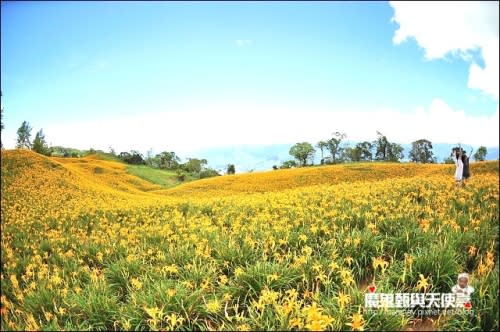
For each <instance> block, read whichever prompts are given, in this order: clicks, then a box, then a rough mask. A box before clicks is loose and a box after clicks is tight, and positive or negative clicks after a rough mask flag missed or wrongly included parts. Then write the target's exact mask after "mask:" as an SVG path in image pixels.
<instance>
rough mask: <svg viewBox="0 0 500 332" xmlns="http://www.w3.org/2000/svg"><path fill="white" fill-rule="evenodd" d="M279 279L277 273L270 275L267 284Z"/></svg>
mask: <svg viewBox="0 0 500 332" xmlns="http://www.w3.org/2000/svg"><path fill="white" fill-rule="evenodd" d="M278 279H279V276H278V275H277V274H276V273H273V274H269V275H268V276H267V282H268V283H270V282H272V281H275V280H278Z"/></svg>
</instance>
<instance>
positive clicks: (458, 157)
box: [451, 146, 464, 186]
mask: <svg viewBox="0 0 500 332" xmlns="http://www.w3.org/2000/svg"><path fill="white" fill-rule="evenodd" d="M451 158H452V159H453V161H454V162H455V166H456V169H455V183H456V184H457V186H460V185H462V178H463V173H464V163H463V161H462V148H461V147H460V146H459V147H458V148H455V149H453V152H452V153H451Z"/></svg>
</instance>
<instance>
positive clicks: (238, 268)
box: [234, 266, 245, 277]
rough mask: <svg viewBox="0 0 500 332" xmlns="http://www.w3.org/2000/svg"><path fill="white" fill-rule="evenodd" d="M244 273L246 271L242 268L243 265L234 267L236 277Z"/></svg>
mask: <svg viewBox="0 0 500 332" xmlns="http://www.w3.org/2000/svg"><path fill="white" fill-rule="evenodd" d="M243 273H245V271H244V270H243V269H242V268H241V267H239V266H238V267H237V268H236V269H234V275H235V276H236V277H239V276H240V275H242V274H243Z"/></svg>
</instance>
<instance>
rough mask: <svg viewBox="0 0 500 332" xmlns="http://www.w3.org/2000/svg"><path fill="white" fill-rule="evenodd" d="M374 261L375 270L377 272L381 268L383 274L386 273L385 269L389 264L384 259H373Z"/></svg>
mask: <svg viewBox="0 0 500 332" xmlns="http://www.w3.org/2000/svg"><path fill="white" fill-rule="evenodd" d="M372 259H373V263H372V265H373V269H374V270H376V269H377V268H379V267H380V269H381V270H382V273H383V272H385V269H386V268H387V267H388V266H389V263H388V262H386V261H385V260H383V259H382V257H377V258H372Z"/></svg>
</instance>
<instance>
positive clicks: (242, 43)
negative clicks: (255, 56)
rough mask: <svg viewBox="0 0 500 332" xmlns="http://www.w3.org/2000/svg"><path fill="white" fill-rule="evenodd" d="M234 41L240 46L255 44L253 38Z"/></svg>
mask: <svg viewBox="0 0 500 332" xmlns="http://www.w3.org/2000/svg"><path fill="white" fill-rule="evenodd" d="M234 42H235V43H236V45H237V46H239V47H245V46H250V45H252V44H253V40H251V39H236V40H235V41H234Z"/></svg>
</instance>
